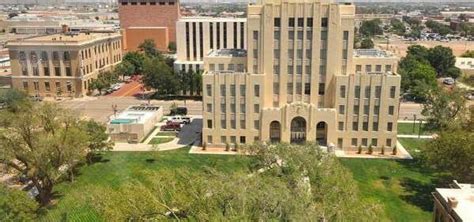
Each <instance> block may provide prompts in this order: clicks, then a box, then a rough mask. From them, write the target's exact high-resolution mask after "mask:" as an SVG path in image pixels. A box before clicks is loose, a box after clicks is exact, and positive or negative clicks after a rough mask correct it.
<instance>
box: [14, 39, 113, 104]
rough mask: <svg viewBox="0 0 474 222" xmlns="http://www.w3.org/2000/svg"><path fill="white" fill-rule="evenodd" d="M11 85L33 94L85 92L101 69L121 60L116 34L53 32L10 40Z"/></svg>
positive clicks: (81, 93) (55, 94) (58, 94)
mask: <svg viewBox="0 0 474 222" xmlns="http://www.w3.org/2000/svg"><path fill="white" fill-rule="evenodd" d="M7 47H8V49H9V54H10V60H11V69H12V86H13V88H17V89H21V90H24V91H26V92H27V93H28V94H30V95H34V96H44V97H53V96H72V97H80V96H84V95H86V93H87V92H88V90H89V86H90V83H91V81H92V80H93V79H95V78H97V75H98V74H99V73H101V72H104V71H107V70H111V69H112V68H113V66H115V65H116V64H118V63H119V62H120V61H121V60H122V50H121V36H120V34H117V33H90V34H87V33H80V34H77V35H65V34H54V35H47V36H40V37H33V38H27V39H22V40H16V41H10V42H8V43H7Z"/></svg>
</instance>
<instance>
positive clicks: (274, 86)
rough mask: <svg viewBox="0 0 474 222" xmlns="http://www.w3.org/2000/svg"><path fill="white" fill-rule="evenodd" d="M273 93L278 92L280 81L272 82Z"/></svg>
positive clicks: (276, 93)
mask: <svg viewBox="0 0 474 222" xmlns="http://www.w3.org/2000/svg"><path fill="white" fill-rule="evenodd" d="M273 94H274V95H278V94H280V83H278V82H274V83H273Z"/></svg>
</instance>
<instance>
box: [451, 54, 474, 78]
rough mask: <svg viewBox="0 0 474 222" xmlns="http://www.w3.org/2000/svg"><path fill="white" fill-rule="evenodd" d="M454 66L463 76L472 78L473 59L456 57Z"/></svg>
mask: <svg viewBox="0 0 474 222" xmlns="http://www.w3.org/2000/svg"><path fill="white" fill-rule="evenodd" d="M455 66H456V67H458V68H459V69H460V70H461V72H462V74H463V75H464V76H466V77H469V76H474V58H463V57H457V58H456V64H455Z"/></svg>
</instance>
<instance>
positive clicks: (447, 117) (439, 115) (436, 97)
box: [422, 89, 466, 130]
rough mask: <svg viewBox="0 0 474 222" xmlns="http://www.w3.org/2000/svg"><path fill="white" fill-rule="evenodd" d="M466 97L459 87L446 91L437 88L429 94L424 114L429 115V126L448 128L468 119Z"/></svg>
mask: <svg viewBox="0 0 474 222" xmlns="http://www.w3.org/2000/svg"><path fill="white" fill-rule="evenodd" d="M465 111H466V99H465V98H464V92H463V91H462V90H459V89H454V90H453V91H446V90H443V89H437V90H434V91H432V92H431V93H429V94H428V95H427V98H426V101H425V102H424V103H423V110H422V114H423V115H424V116H426V117H427V120H428V123H427V127H428V128H431V129H441V130H443V129H448V128H449V127H451V126H453V125H459V123H461V122H463V121H465V120H466V116H465Z"/></svg>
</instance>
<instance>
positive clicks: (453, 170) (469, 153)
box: [423, 129, 474, 183]
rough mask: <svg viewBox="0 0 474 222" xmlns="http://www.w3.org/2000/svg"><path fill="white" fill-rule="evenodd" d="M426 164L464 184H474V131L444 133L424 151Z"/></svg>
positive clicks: (460, 130)
mask: <svg viewBox="0 0 474 222" xmlns="http://www.w3.org/2000/svg"><path fill="white" fill-rule="evenodd" d="M423 156H424V158H425V160H426V163H427V164H429V165H430V166H432V167H434V168H435V169H437V170H439V171H441V172H447V173H449V174H451V175H452V176H453V177H454V178H456V179H457V180H460V181H461V182H463V183H474V129H471V130H462V129H455V130H453V129H450V130H445V131H442V132H441V133H440V134H439V135H438V137H437V138H435V139H433V140H431V141H430V142H429V143H427V144H426V146H425V147H424V149H423Z"/></svg>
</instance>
